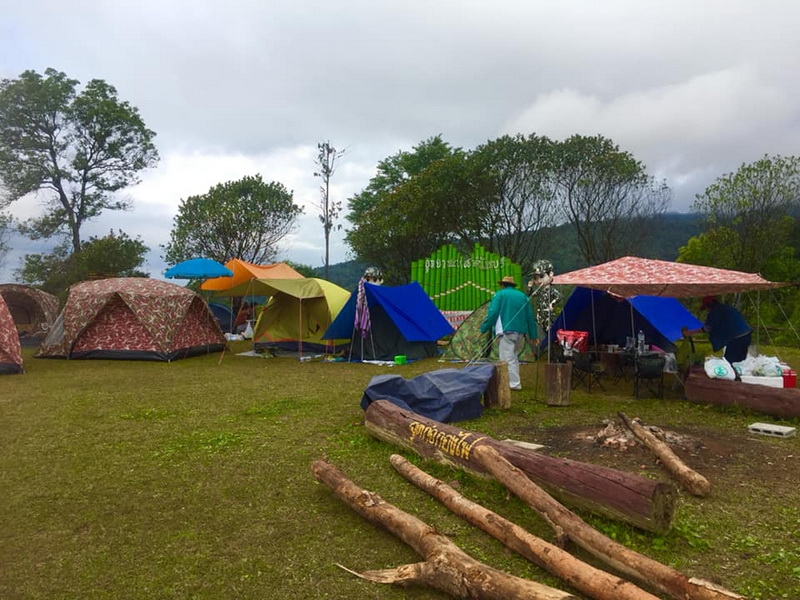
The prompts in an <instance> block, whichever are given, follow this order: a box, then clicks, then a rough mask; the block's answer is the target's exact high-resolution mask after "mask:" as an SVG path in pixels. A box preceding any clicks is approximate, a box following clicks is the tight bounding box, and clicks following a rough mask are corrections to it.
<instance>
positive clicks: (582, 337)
mask: <svg viewBox="0 0 800 600" xmlns="http://www.w3.org/2000/svg"><path fill="white" fill-rule="evenodd" d="M556 339H557V340H558V343H559V344H561V347H562V348H564V350H577V351H578V352H587V351H588V350H589V332H588V331H570V330H567V329H559V330H558V331H556Z"/></svg>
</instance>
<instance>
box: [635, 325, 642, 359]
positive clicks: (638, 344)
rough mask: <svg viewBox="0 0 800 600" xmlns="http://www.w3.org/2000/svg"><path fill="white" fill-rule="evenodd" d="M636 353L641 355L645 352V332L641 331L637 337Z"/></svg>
mask: <svg viewBox="0 0 800 600" xmlns="http://www.w3.org/2000/svg"><path fill="white" fill-rule="evenodd" d="M636 351H637V352H638V353H639V354H641V353H642V352H644V331H642V330H641V329H640V330H639V333H638V334H637V335H636Z"/></svg>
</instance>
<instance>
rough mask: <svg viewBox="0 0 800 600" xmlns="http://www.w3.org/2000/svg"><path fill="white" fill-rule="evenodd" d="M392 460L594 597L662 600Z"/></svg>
mask: <svg viewBox="0 0 800 600" xmlns="http://www.w3.org/2000/svg"><path fill="white" fill-rule="evenodd" d="M389 461H390V462H391V463H392V466H393V467H394V468H395V469H396V470H397V472H399V473H400V474H401V475H402V476H403V477H405V478H406V479H407V480H408V481H410V482H411V483H413V484H414V485H416V486H417V487H418V488H420V489H422V490H424V491H426V492H427V493H428V494H430V495H431V496H433V497H434V498H436V499H437V500H439V501H440V502H441V503H442V504H444V505H445V506H446V507H447V508H449V509H450V510H451V511H453V512H454V513H455V514H456V515H458V516H459V517H461V518H463V519H465V520H467V521H468V522H469V523H471V524H473V525H475V526H477V527H480V528H481V529H483V530H484V531H485V532H486V533H488V534H490V535H492V536H494V537H495V538H497V539H498V540H500V541H501V542H503V544H505V545H506V546H507V547H509V548H510V549H511V550H514V551H515V552H517V553H518V554H520V555H521V556H523V557H524V558H526V559H528V560H529V561H531V562H533V563H535V564H537V565H539V566H540V567H542V568H544V569H547V570H548V571H549V572H550V573H552V574H553V575H555V576H556V577H560V578H561V579H563V580H564V581H565V582H566V583H568V584H569V585H570V586H572V587H574V588H575V589H576V590H578V591H580V592H582V593H584V594H586V595H587V596H589V597H590V598H595V599H597V600H658V598H657V597H656V596H654V595H652V594H651V593H649V592H646V591H644V590H643V589H641V588H639V587H637V586H635V585H634V584H632V583H630V582H628V581H625V580H624V579H621V578H619V577H617V576H615V575H610V574H609V573H606V572H605V571H601V570H600V569H596V568H595V567H593V566H591V565H589V564H586V563H585V562H583V561H580V560H578V559H577V558H575V557H574V556H572V555H571V554H570V553H569V552H566V551H565V550H562V549H561V548H559V547H558V546H554V545H553V544H550V543H549V542H546V541H544V540H542V539H541V538H538V537H536V536H535V535H533V534H531V533H529V532H527V531H525V530H524V529H523V528H522V527H520V526H519V525H516V524H515V523H512V522H511V521H508V520H506V519H504V518H503V517H501V516H500V515H498V514H497V513H494V512H492V511H490V510H489V509H488V508H485V507H483V506H481V505H480V504H476V503H475V502H471V501H470V500H468V499H467V498H465V497H464V496H462V495H461V494H459V493H458V492H457V491H455V490H454V489H453V488H451V487H450V486H449V485H447V484H446V483H444V482H442V481H440V480H439V479H436V478H434V477H431V476H430V475H428V474H427V473H425V472H424V471H422V470H421V469H418V468H417V467H415V466H414V465H412V464H411V463H410V462H408V461H407V460H406V459H405V458H403V457H402V456H400V455H398V454H393V455H392V456H391V458H390V459H389Z"/></svg>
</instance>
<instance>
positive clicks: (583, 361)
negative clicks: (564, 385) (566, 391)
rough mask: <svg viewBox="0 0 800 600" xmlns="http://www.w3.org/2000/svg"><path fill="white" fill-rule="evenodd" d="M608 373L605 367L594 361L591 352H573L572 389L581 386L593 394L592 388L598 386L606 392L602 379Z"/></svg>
mask: <svg viewBox="0 0 800 600" xmlns="http://www.w3.org/2000/svg"><path fill="white" fill-rule="evenodd" d="M605 372H606V368H605V365H603V363H601V362H600V361H597V360H594V357H593V356H592V353H591V352H575V351H573V352H572V388H573V389H575V388H576V387H578V385H579V384H583V386H584V387H585V388H586V389H587V390H588V392H589V393H590V394H591V393H592V387H594V385H595V384H596V385H598V386H599V387H600V389H601V390H603V391H605V390H606V388H604V387H603V382H602V381H601V380H600V378H601V377H602V376H603V374H604V373H605Z"/></svg>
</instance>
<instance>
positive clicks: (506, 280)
mask: <svg viewBox="0 0 800 600" xmlns="http://www.w3.org/2000/svg"><path fill="white" fill-rule="evenodd" d="M497 283H499V284H500V285H513V286H515V287H516V285H517V282H516V281H514V278H513V277H512V276H511V275H506V276H505V277H503V278H502V279H501V280H500V281H498V282H497Z"/></svg>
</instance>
